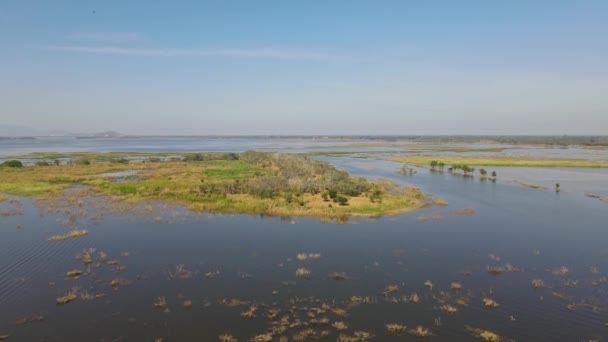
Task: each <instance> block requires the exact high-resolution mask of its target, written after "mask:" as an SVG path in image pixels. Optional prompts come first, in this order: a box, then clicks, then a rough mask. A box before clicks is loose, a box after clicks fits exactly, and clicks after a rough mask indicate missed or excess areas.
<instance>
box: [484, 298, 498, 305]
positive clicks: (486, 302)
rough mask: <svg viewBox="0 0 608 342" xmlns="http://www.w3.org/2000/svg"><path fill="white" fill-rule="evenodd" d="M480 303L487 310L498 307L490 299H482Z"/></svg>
mask: <svg viewBox="0 0 608 342" xmlns="http://www.w3.org/2000/svg"><path fill="white" fill-rule="evenodd" d="M482 302H483V306H485V307H487V308H495V307H497V306H498V303H497V302H496V301H494V300H493V299H491V298H487V297H486V298H483V299H482Z"/></svg>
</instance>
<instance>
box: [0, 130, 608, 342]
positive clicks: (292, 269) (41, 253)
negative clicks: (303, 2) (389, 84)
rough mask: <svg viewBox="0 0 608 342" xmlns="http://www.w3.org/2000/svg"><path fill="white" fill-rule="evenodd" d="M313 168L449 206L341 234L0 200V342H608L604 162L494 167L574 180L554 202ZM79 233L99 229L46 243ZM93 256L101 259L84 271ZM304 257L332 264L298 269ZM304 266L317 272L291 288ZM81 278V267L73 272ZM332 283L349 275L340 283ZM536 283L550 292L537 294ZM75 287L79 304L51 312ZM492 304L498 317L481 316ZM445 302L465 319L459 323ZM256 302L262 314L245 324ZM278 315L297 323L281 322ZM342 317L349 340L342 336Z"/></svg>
mask: <svg viewBox="0 0 608 342" xmlns="http://www.w3.org/2000/svg"><path fill="white" fill-rule="evenodd" d="M323 144H324V145H327V144H328V143H327V142H323ZM310 146H311V143H310V141H302V140H292V141H287V142H285V141H281V140H273V139H246V138H240V139H203V138H200V139H199V138H166V139H163V138H141V139H139V138H138V139H108V140H105V139H92V140H76V139H71V140H65V139H63V140H62V139H57V140H52V139H50V140H47V141H46V142H44V143H41V142H40V141H36V140H34V141H28V140H24V141H0V155H2V156H9V155H16V154H24V153H30V152H39V151H55V152H76V151H149V152H181V151H235V152H238V151H243V150H248V149H257V150H263V151H268V150H276V151H289V152H302V151H307V150H310ZM331 150H336V149H331ZM357 150H360V149H357ZM378 150H381V151H384V153H387V152H389V153H390V152H391V150H387V149H386V148H385V149H382V148H378ZM538 150H539V151H541V150H542V149H538ZM597 152H598V151H594V152H593V153H597ZM534 153H539V152H534ZM602 153H603V152H602ZM318 159H320V160H324V161H326V162H329V163H331V164H332V165H335V166H336V167H337V168H339V169H343V170H346V171H348V172H350V173H351V174H354V175H359V176H364V177H368V178H370V179H375V178H379V177H380V178H387V179H391V180H393V181H395V182H398V183H400V184H403V185H406V184H412V185H414V186H416V187H418V188H420V189H421V190H422V191H424V192H427V193H430V194H433V195H435V196H439V197H442V198H444V199H446V200H447V201H448V203H449V205H448V206H445V207H439V206H434V207H431V208H428V209H423V210H419V211H416V212H413V213H408V214H405V215H398V216H388V217H383V218H378V219H349V221H348V222H347V223H345V224H338V223H327V222H320V220H318V219H313V218H285V217H283V218H278V217H260V216H252V215H212V214H206V213H193V212H189V211H188V210H186V209H183V208H181V207H178V206H174V205H167V204H162V203H146V204H142V205H128V204H122V203H116V202H114V201H112V200H111V199H108V198H87V197H80V196H79V193H78V190H77V189H75V190H74V191H73V192H72V193H71V194H70V195H67V196H66V198H65V203H64V202H59V203H48V202H44V201H33V200H31V199H28V198H20V197H14V196H11V199H13V200H12V201H9V202H6V201H5V202H0V209H2V210H3V212H2V213H3V215H2V216H0V236H1V238H0V308H2V310H0V335H5V334H10V336H9V339H8V340H9V341H37V340H44V341H154V340H155V339H157V338H158V339H164V340H165V341H214V340H217V339H218V336H219V335H222V334H231V335H234V336H235V337H237V338H238V340H239V341H247V340H249V339H250V338H252V337H254V336H256V335H258V334H262V333H265V332H267V331H269V329H272V328H274V329H277V330H275V331H280V332H281V333H280V334H279V333H277V334H276V336H275V340H276V341H278V340H279V338H278V336H287V337H289V340H290V341H292V340H303V339H302V338H303V336H304V337H306V336H307V337H308V339H309V340H312V337H318V338H319V340H321V341H335V340H336V339H337V338H338V336H339V335H340V334H344V335H348V336H351V335H353V333H354V332H355V331H365V332H368V333H370V334H371V335H373V338H372V339H371V340H377V341H393V340H394V341H397V340H403V339H404V337H403V336H395V335H391V334H389V333H388V332H387V331H386V329H385V327H384V326H385V324H387V323H401V324H404V325H406V326H407V327H408V328H407V330H410V329H415V328H416V327H417V326H422V327H424V328H427V329H429V330H430V331H431V332H432V334H433V336H430V337H428V339H430V340H437V341H470V340H475V337H474V336H472V335H474V333H472V332H471V331H470V330H467V329H466V328H465V326H470V327H473V328H479V329H484V330H490V331H492V332H494V333H496V334H498V335H500V336H501V337H502V338H504V339H505V340H519V341H590V340H601V339H602V337H603V338H606V336H608V326H607V323H608V279H607V278H606V274H607V271H608V230H607V229H608V224H607V222H608V203H606V202H602V201H600V200H598V199H595V198H590V197H587V196H585V192H588V191H591V190H597V192H598V193H600V194H607V191H606V189H607V188H606V187H607V184H608V174H607V173H606V172H604V171H603V170H602V169H601V170H583V169H568V170H563V169H553V170H549V171H542V170H544V169H529V168H517V169H511V168H505V169H506V170H503V169H500V170H499V175H502V174H503V173H505V174H506V175H508V177H513V178H517V179H521V178H522V177H523V178H524V180H526V181H531V182H532V181H539V182H541V183H542V182H545V183H546V185H547V186H550V185H552V184H553V183H554V182H555V181H562V183H563V185H562V186H563V187H564V190H563V191H562V192H560V193H555V192H554V191H552V190H541V189H532V188H527V187H524V186H521V185H517V184H511V183H507V182H502V181H498V182H496V183H494V182H491V181H481V180H479V179H476V178H470V177H460V176H454V175H449V174H444V173H437V172H430V171H429V170H427V169H424V168H417V169H416V170H417V173H416V174H415V175H402V174H400V173H397V171H398V170H399V168H400V165H399V164H398V163H394V162H389V161H384V160H376V159H372V158H366V159H363V158H351V157H318ZM539 170H540V171H539ZM509 172H510V173H509ZM505 177H506V176H505ZM526 177H528V178H526ZM545 183H543V184H545ZM462 209H473V211H474V214H473V215H470V212H463V211H462ZM465 213H467V214H465ZM68 226H76V227H78V228H80V229H87V230H89V235H87V236H84V237H81V238H78V239H72V240H66V241H48V240H47V239H48V238H49V237H50V236H52V235H55V234H60V233H62V232H64V231H65V229H66V228H65V227H68ZM90 249H93V250H90ZM85 251H89V252H90V254H91V256H92V258H93V261H92V262H91V263H89V264H88V265H85V264H84V262H83V259H82V254H83V252H85ZM101 252H103V254H102V253H101ZM299 253H306V254H320V257H317V256H314V257H312V258H307V260H303V261H300V260H298V259H297V257H296V256H297V255H298V254H299ZM79 256H80V258H79ZM109 261H111V262H109ZM299 268H305V269H307V270H309V271H310V272H311V274H310V276H309V277H308V278H302V277H297V276H296V271H297V270H298V269H299ZM73 269H79V270H81V271H83V272H84V274H82V275H81V276H80V277H79V278H78V279H68V277H66V272H68V271H70V270H73ZM336 272H337V273H342V272H343V273H344V275H342V276H344V277H346V279H341V280H336V279H335V278H342V276H341V277H337V276H336V275H335V274H334V275H332V277H329V275H330V274H333V273H336ZM497 273H499V274H497ZM535 279H540V280H542V281H543V283H544V286H543V287H539V288H534V287H533V286H532V281H533V280H535ZM426 281H431V282H432V283H433V287H432V289H431V288H429V287H428V286H425V282H426ZM452 283H458V284H460V285H461V286H462V288H461V289H458V290H455V289H452V288H451V287H452V286H451V284H452ZM389 285H396V286H395V287H390V286H389ZM74 287H78V289H77V292H78V293H79V298H78V299H76V300H74V301H73V302H70V303H68V304H65V305H57V304H56V301H55V299H56V298H57V297H61V296H64V295H65V294H66V293H67V292H69V291H70V290H71V289H73V288H74ZM414 294H415V295H416V296H414ZM96 295H98V296H97V298H96ZM101 295H103V296H101ZM159 297H164V299H165V301H166V305H165V304H164V302H163V301H162V300H160V299H159ZM353 297H354V298H353ZM413 298H418V299H417V300H415V299H413ZM484 298H488V299H492V300H493V301H495V302H496V303H498V306H496V307H487V306H484V302H483V299H484ZM237 299H238V301H236V300H237ZM188 301H191V305H189V303H188ZM155 304H156V305H155ZM448 305H449V306H451V307H454V308H457V310H458V311H457V312H456V313H455V314H449V313H447V312H446V307H447V306H448ZM251 306H254V307H255V308H257V310H254V311H255V317H253V318H243V317H241V313H243V312H247V311H248V310H250V307H251ZM275 310H280V311H279V312H278V314H276V311H275ZM341 310H345V312H342V311H341ZM273 314H274V315H276V317H273ZM269 316H270V317H269ZM283 317H287V318H286V319H287V321H288V324H286V325H285V324H280V320H281V318H283ZM336 322H344V324H345V325H346V326H347V329H345V330H338V329H337V328H336V327H334V326H332V324H334V323H336ZM282 326H286V327H287V329H286V331H283V330H279V328H280V327H282ZM336 326H337V325H336ZM310 329H312V330H311V331H312V332H311V331H308V330H310ZM323 331H327V332H328V335H327V336H325V334H326V333H322V332H323ZM307 334H308V335H307ZM313 334H314V335H313ZM405 336H408V337H409V338H412V339H414V338H415V337H414V336H412V335H410V334H408V333H406V334H405ZM477 340H480V339H479V338H477Z"/></svg>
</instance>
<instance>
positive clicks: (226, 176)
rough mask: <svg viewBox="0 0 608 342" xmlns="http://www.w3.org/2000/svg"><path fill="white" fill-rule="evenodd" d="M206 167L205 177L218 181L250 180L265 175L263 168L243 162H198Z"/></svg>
mask: <svg viewBox="0 0 608 342" xmlns="http://www.w3.org/2000/svg"><path fill="white" fill-rule="evenodd" d="M196 164H197V165H201V166H203V167H204V169H203V172H202V173H203V175H204V176H205V177H207V178H211V179H214V180H218V181H225V180H235V179H243V178H250V177H254V176H256V175H260V174H262V173H263V170H262V168H261V167H259V166H257V165H251V164H250V163H247V162H244V161H242V160H209V161H204V162H196Z"/></svg>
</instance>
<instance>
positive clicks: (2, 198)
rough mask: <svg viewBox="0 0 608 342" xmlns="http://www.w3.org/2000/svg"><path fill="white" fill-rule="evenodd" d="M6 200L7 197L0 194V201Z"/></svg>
mask: <svg viewBox="0 0 608 342" xmlns="http://www.w3.org/2000/svg"><path fill="white" fill-rule="evenodd" d="M6 200H8V197H6V196H2V195H0V202H4V201H6Z"/></svg>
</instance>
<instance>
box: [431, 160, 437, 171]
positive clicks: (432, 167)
mask: <svg viewBox="0 0 608 342" xmlns="http://www.w3.org/2000/svg"><path fill="white" fill-rule="evenodd" d="M437 165H439V162H437V161H436V160H431V169H433V170H435V167H437Z"/></svg>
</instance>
